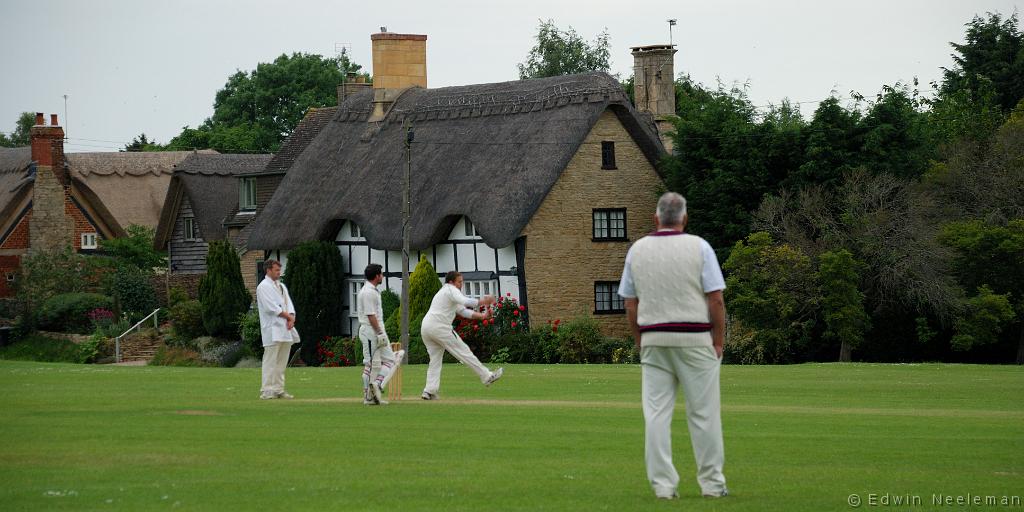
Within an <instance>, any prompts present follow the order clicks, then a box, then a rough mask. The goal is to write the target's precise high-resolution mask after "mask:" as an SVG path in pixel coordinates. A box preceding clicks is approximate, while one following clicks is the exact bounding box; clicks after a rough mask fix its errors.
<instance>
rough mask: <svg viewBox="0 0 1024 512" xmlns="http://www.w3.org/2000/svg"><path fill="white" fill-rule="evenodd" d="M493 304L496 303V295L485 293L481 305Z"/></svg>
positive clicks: (481, 298)
mask: <svg viewBox="0 0 1024 512" xmlns="http://www.w3.org/2000/svg"><path fill="white" fill-rule="evenodd" d="M491 304H494V295H484V296H483V297H480V305H481V306H490V305H491Z"/></svg>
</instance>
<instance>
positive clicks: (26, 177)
mask: <svg viewBox="0 0 1024 512" xmlns="http://www.w3.org/2000/svg"><path fill="white" fill-rule="evenodd" d="M31 163H32V149H31V148H29V147H28V146H25V147H21V148H0V221H2V220H4V219H7V218H9V217H10V216H11V215H14V214H17V213H18V212H15V211H13V210H14V209H15V208H17V206H18V203H20V202H21V200H20V199H19V198H21V197H22V196H23V195H24V194H26V193H28V191H29V190H31V187H29V186H28V185H31V183H32V181H33V179H34V175H33V173H32V171H31V169H30V164H31Z"/></svg>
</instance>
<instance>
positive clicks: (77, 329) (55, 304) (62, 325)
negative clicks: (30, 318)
mask: <svg viewBox="0 0 1024 512" xmlns="http://www.w3.org/2000/svg"><path fill="white" fill-rule="evenodd" d="M112 307H114V301H113V300H112V299H111V298H110V297H107V296H106V295H100V294H98V293H62V294H60V295H54V296H53V297H51V298H49V299H47V300H46V302H43V305H42V307H40V308H39V312H38V315H37V318H38V321H39V327H40V328H41V329H43V330H47V331H59V332H74V333H78V334H89V333H91V332H92V330H93V326H92V320H91V319H90V318H89V312H90V311H92V310H94V309H100V308H103V309H110V308H112Z"/></svg>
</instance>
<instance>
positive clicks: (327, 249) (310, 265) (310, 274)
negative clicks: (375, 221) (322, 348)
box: [282, 242, 348, 366]
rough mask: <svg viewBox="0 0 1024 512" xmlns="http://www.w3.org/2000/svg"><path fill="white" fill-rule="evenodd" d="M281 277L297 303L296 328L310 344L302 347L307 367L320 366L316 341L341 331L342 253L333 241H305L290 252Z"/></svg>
mask: <svg viewBox="0 0 1024 512" xmlns="http://www.w3.org/2000/svg"><path fill="white" fill-rule="evenodd" d="M285 272H286V273H285V275H284V276H283V277H282V279H283V280H284V284H285V285H286V286H287V287H288V293H289V295H290V296H291V299H292V301H293V302H294V303H295V328H296V329H298V330H299V336H300V337H301V338H302V339H303V340H304V341H308V343H303V344H302V345H301V346H300V350H301V351H302V360H303V362H305V363H306V364H307V365H310V366H316V365H317V364H319V357H318V356H317V350H316V349H317V341H319V340H322V339H323V338H324V336H333V335H335V334H337V333H339V332H341V329H342V325H343V323H344V322H345V321H347V320H348V317H346V316H345V315H344V307H345V305H344V298H343V297H344V294H343V293H342V290H344V289H345V273H344V266H343V265H342V261H341V253H340V252H338V248H337V247H336V246H335V245H334V244H333V243H330V242H305V243H302V244H299V245H298V246H296V247H295V249H292V251H291V252H289V253H288V268H287V270H286V271H285Z"/></svg>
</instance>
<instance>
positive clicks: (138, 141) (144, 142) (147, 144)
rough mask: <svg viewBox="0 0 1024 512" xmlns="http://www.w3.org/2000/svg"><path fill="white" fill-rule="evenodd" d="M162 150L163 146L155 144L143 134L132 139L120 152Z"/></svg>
mask: <svg viewBox="0 0 1024 512" xmlns="http://www.w3.org/2000/svg"><path fill="white" fill-rule="evenodd" d="M163 149H164V147H163V146H161V145H160V144H157V142H156V141H155V140H149V138H147V137H146V134H145V133H143V134H140V135H139V136H137V137H135V138H134V139H132V141H131V142H130V143H128V144H125V146H124V149H122V150H121V151H122V152H125V151H162V150H163Z"/></svg>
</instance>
